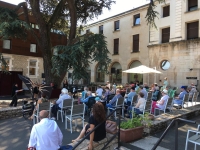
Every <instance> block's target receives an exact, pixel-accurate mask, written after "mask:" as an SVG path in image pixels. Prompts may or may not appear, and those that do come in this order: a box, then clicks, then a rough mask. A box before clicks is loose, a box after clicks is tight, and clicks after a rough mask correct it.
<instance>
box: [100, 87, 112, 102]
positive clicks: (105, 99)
mask: <svg viewBox="0 0 200 150" xmlns="http://www.w3.org/2000/svg"><path fill="white" fill-rule="evenodd" d="M110 94H111V92H110V90H109V88H108V87H105V92H103V95H102V100H103V101H107V99H108V95H110Z"/></svg>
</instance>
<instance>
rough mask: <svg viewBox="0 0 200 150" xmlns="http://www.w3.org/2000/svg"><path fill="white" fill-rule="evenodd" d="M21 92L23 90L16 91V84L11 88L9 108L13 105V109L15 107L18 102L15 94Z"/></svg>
mask: <svg viewBox="0 0 200 150" xmlns="http://www.w3.org/2000/svg"><path fill="white" fill-rule="evenodd" d="M21 91H23V89H21V90H18V84H17V83H16V84H14V86H13V88H12V95H11V96H12V102H11V103H10V107H12V106H13V104H14V107H17V100H18V98H17V93H18V92H21Z"/></svg>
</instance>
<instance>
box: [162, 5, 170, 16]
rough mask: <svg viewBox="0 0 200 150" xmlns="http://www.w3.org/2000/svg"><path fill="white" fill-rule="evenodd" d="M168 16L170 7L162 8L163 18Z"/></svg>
mask: <svg viewBox="0 0 200 150" xmlns="http://www.w3.org/2000/svg"><path fill="white" fill-rule="evenodd" d="M169 15H170V6H169V5H168V6H165V7H163V18H164V17H168V16H169Z"/></svg>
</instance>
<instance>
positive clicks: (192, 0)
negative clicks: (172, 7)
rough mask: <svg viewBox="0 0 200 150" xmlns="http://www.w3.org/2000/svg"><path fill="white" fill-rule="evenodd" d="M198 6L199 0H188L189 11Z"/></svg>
mask: <svg viewBox="0 0 200 150" xmlns="http://www.w3.org/2000/svg"><path fill="white" fill-rule="evenodd" d="M197 8H198V0H188V11H192V10H196V9H197Z"/></svg>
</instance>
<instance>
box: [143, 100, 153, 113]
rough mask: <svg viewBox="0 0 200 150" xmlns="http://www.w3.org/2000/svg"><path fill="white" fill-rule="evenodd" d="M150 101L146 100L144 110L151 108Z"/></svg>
mask: <svg viewBox="0 0 200 150" xmlns="http://www.w3.org/2000/svg"><path fill="white" fill-rule="evenodd" d="M151 103H152V101H146V104H145V111H149V110H151Z"/></svg>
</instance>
